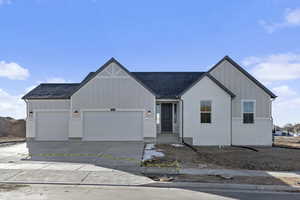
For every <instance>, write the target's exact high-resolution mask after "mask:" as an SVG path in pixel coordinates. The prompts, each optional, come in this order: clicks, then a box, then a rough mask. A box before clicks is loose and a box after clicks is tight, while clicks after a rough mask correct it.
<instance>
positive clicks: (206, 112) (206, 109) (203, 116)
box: [200, 101, 211, 124]
mask: <svg viewBox="0 0 300 200" xmlns="http://www.w3.org/2000/svg"><path fill="white" fill-rule="evenodd" d="M200 122H201V123H202V124H210V123H211V101H201V102H200Z"/></svg>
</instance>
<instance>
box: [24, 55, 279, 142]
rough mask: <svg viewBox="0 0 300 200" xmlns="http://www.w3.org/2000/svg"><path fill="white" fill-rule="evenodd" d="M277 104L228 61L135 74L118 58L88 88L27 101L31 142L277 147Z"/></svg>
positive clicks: (87, 81)
mask: <svg viewBox="0 0 300 200" xmlns="http://www.w3.org/2000/svg"><path fill="white" fill-rule="evenodd" d="M275 98H276V95H275V94H273V93H272V92H271V91H270V90H269V89H267V88H266V87H265V86H264V85H263V84H261V83H260V82H259V81H257V80H256V79H255V78H254V77H253V76H251V75H250V74H249V73H248V72H247V71H245V70H244V69H243V68H242V67H241V66H240V65H238V64H237V63H236V62H235V61H233V60H232V59H231V58H230V57H228V56H225V57H224V58H223V59H221V60H220V61H219V62H218V63H217V64H216V65H214V66H213V67H212V68H211V69H210V70H209V71H207V72H130V71H128V70H127V69H126V68H125V67H124V66H123V65H122V64H120V63H119V62H118V61H117V60H116V59H114V58H111V59H110V60H109V61H107V62H106V63H105V64H104V65H103V66H102V67H100V68H99V69H98V70H97V71H95V72H90V73H89V74H88V75H87V76H86V77H85V78H84V80H83V81H82V82H80V83H57V84H55V83H42V84H40V85H39V86H37V87H36V88H34V89H33V90H32V91H30V92H29V93H28V94H26V95H25V96H24V97H23V99H24V100H25V102H26V104H27V120H26V125H27V126H26V127H27V128H26V137H27V141H32V142H40V141H48V142H51V141H54V142H55V141H66V142H70V143H72V142H73V141H81V142H87V141H94V142H95V141H99V142H105V141H118V142H130V141H138V142H158V143H159V142H160V143H163V142H173V141H174V140H175V141H178V142H186V143H190V144H193V145H264V146H270V145H272V127H273V121H272V101H273V100H274V99H275Z"/></svg>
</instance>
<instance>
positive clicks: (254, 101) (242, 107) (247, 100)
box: [241, 99, 256, 125]
mask: <svg viewBox="0 0 300 200" xmlns="http://www.w3.org/2000/svg"><path fill="white" fill-rule="evenodd" d="M244 102H253V106H254V108H253V123H244ZM246 113H249V112H246ZM251 113H252V112H251ZM241 119H242V124H246V125H251V124H255V121H256V120H255V119H256V99H242V100H241Z"/></svg>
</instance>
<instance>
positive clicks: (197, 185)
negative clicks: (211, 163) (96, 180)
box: [0, 181, 300, 192]
mask: <svg viewBox="0 0 300 200" xmlns="http://www.w3.org/2000/svg"><path fill="white" fill-rule="evenodd" d="M0 184H37V185H77V186H119V187H122V186H123V187H159V188H197V189H231V190H248V191H249V190H253V191H265V192H266V191H270V192H271V191H272V192H300V187H298V186H294V187H293V186H284V185H250V184H221V183H194V182H154V183H149V184H139V185H133V184H93V183H74V182H73V183H72V182H47V183H45V182H26V181H0Z"/></svg>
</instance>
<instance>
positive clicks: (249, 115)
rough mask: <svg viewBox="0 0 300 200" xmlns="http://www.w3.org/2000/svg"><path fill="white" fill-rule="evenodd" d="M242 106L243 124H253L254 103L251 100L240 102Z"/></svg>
mask: <svg viewBox="0 0 300 200" xmlns="http://www.w3.org/2000/svg"><path fill="white" fill-rule="evenodd" d="M242 106H243V123H244V124H253V123H254V110H255V101H253V100H247V101H242Z"/></svg>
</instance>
